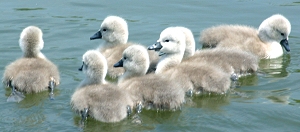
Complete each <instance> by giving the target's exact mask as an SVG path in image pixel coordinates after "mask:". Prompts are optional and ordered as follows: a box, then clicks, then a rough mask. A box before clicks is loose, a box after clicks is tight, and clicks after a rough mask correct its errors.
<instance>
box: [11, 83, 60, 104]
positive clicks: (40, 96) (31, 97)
mask: <svg viewBox="0 0 300 132" xmlns="http://www.w3.org/2000/svg"><path fill="white" fill-rule="evenodd" d="M10 94H11V89H10V88H6V89H5V96H6V97H8V96H9V95H10ZM58 95H59V90H57V89H55V90H54V101H55V97H56V96H58ZM45 99H48V100H50V98H49V91H43V92H40V93H33V94H25V98H24V100H22V101H20V102H19V103H18V107H19V108H30V107H33V106H38V105H40V104H41V103H42V102H44V100H45ZM9 103H16V102H9Z"/></svg>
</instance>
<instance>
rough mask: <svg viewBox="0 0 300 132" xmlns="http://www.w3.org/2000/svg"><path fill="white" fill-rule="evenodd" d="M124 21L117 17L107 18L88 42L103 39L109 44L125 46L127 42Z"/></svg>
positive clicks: (126, 30)
mask: <svg viewBox="0 0 300 132" xmlns="http://www.w3.org/2000/svg"><path fill="white" fill-rule="evenodd" d="M128 35H129V33H128V26H127V23H126V21H125V20H124V19H123V18H121V17H118V16H108V17H106V18H105V19H104V21H103V22H102V24H101V26H100V29H99V31H98V32H97V33H95V34H94V35H93V36H92V37H90V40H94V39H103V40H105V41H106V42H107V43H111V44H126V43H127V40H128Z"/></svg>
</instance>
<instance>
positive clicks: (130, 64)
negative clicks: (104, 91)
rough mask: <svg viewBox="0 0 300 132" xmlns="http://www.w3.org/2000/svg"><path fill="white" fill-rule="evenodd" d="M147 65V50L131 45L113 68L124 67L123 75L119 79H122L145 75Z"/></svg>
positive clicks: (148, 63)
mask: <svg viewBox="0 0 300 132" xmlns="http://www.w3.org/2000/svg"><path fill="white" fill-rule="evenodd" d="M149 65H150V60H149V54H148V52H147V49H146V48H145V47H143V46H141V45H131V46H129V47H128V48H126V49H125V50H124V51H123V55H122V59H121V60H120V61H119V62H117V63H116V64H115V65H114V67H124V69H125V73H124V75H123V76H122V77H121V78H123V79H124V78H128V77H134V76H141V75H145V74H146V72H147V70H148V68H149ZM119 80H120V79H119Z"/></svg>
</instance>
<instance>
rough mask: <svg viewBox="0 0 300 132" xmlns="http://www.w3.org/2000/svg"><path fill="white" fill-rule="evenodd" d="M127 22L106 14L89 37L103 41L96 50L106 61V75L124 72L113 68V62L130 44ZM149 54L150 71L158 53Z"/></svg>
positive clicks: (153, 66) (111, 75) (116, 74)
mask: <svg viewBox="0 0 300 132" xmlns="http://www.w3.org/2000/svg"><path fill="white" fill-rule="evenodd" d="M128 36H129V33H128V26H127V22H126V21H125V20H124V19H123V18H121V17H118V16H108V17H106V18H105V19H104V21H103V22H102V24H101V26H100V29H99V31H98V32H97V33H95V34H94V35H93V36H92V37H91V38H90V39H91V40H94V39H103V40H104V43H102V44H100V46H99V47H98V50H99V51H100V52H101V53H102V54H103V55H104V57H105V58H106V59H107V63H108V72H107V75H108V76H109V77H111V78H117V77H119V76H121V75H122V74H123V73H124V69H123V68H121V67H120V68H114V67H113V65H114V63H115V62H117V61H119V60H120V58H121V57H122V52H123V51H124V50H125V49H126V48H127V47H128V46H130V45H133V44H135V43H129V42H127V41H128ZM149 55H150V60H151V63H150V69H149V70H150V71H151V70H152V69H154V68H155V66H156V64H157V62H158V59H159V57H158V54H157V53H155V52H154V51H151V52H149Z"/></svg>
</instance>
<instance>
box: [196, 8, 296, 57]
mask: <svg viewBox="0 0 300 132" xmlns="http://www.w3.org/2000/svg"><path fill="white" fill-rule="evenodd" d="M290 32H291V24H290V22H289V20H288V19H287V18H285V17H284V16H283V15H280V14H275V15H272V16H271V17H269V18H267V19H265V20H264V21H263V22H262V23H261V24H260V26H259V28H258V29H255V28H252V27H249V26H243V25H220V26H216V27H211V28H207V29H205V30H203V31H202V33H201V35H200V44H202V45H203V48H207V47H208V48H209V47H217V48H224V47H230V48H237V49H238V50H243V51H248V52H251V53H253V54H254V55H257V56H259V57H260V58H270V59H272V58H277V57H280V56H282V55H283V49H282V47H283V48H284V49H285V50H286V51H287V52H289V51H290V47H289V43H288V36H289V34H290Z"/></svg>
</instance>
